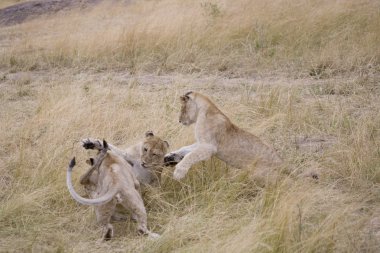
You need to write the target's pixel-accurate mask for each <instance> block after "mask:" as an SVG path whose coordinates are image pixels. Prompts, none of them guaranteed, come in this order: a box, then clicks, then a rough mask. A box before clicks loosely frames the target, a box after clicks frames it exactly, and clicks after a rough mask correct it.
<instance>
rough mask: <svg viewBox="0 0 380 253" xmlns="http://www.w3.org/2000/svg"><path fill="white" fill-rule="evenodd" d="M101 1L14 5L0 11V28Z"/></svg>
mask: <svg viewBox="0 0 380 253" xmlns="http://www.w3.org/2000/svg"><path fill="white" fill-rule="evenodd" d="M101 1H103V0H38V1H28V2H25V3H20V4H15V5H12V6H9V7H6V8H4V9H0V26H1V25H5V26H8V25H15V24H20V23H22V22H25V21H27V20H31V19H33V18H37V17H39V16H41V15H52V14H55V13H57V12H60V11H67V10H71V9H74V8H87V7H90V6H93V5H96V4H98V3H99V2H101Z"/></svg>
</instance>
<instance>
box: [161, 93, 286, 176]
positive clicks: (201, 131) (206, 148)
mask: <svg viewBox="0 0 380 253" xmlns="http://www.w3.org/2000/svg"><path fill="white" fill-rule="evenodd" d="M179 122H180V123H182V124H183V125H185V126H188V125H191V124H193V123H195V138H196V140H197V142H196V143H195V144H192V145H190V146H185V147H182V148H181V149H179V150H176V151H174V152H171V153H170V154H168V155H166V156H165V163H167V164H173V165H174V164H177V163H178V164H177V165H176V168H175V170H174V175H173V176H174V178H175V179H176V180H180V179H182V178H183V177H185V175H186V174H187V172H188V170H189V169H190V167H191V166H192V165H193V164H195V163H197V162H200V161H204V160H207V159H209V158H210V157H211V156H213V155H215V156H216V157H218V158H219V159H221V160H223V161H225V162H226V163H227V164H229V165H231V166H233V167H237V168H242V167H245V166H247V165H250V164H252V163H253V162H257V164H258V165H260V166H273V165H277V164H280V163H281V162H282V160H281V158H280V157H279V156H278V155H277V154H276V152H275V151H274V150H273V149H272V148H270V147H269V146H267V145H266V144H264V143H263V142H262V141H260V139H259V138H258V137H256V136H254V135H253V134H251V133H248V132H246V131H244V130H242V129H240V128H238V127H237V126H235V125H234V124H232V123H231V121H230V120H229V119H228V118H227V116H226V115H224V114H223V113H222V112H221V111H220V110H219V109H218V108H217V107H216V106H215V105H214V103H213V102H211V100H210V99H209V98H207V97H206V96H204V95H202V94H200V93H197V92H188V93H186V94H185V95H184V96H181V112H180V117H179Z"/></svg>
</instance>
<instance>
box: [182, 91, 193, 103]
mask: <svg viewBox="0 0 380 253" xmlns="http://www.w3.org/2000/svg"><path fill="white" fill-rule="evenodd" d="M192 95H193V92H192V91H189V92H186V93H185V95H183V96H181V97H180V98H181V101H182V102H187V101H188V100H190V99H192Z"/></svg>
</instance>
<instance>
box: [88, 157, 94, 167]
mask: <svg viewBox="0 0 380 253" xmlns="http://www.w3.org/2000/svg"><path fill="white" fill-rule="evenodd" d="M86 163H87V164H88V165H91V166H92V165H94V158H90V159H88V160H86Z"/></svg>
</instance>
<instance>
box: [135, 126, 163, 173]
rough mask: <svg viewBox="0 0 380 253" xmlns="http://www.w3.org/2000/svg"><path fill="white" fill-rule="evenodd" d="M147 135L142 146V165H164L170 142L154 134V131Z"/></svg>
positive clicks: (147, 166)
mask: <svg viewBox="0 0 380 253" xmlns="http://www.w3.org/2000/svg"><path fill="white" fill-rule="evenodd" d="M145 137H146V138H145V141H144V142H143V145H142V147H141V149H142V150H141V165H142V166H143V167H145V168H149V167H156V166H163V165H164V156H165V154H166V153H167V151H168V148H169V144H168V142H167V141H163V140H161V139H160V138H159V137H157V136H154V134H153V133H152V132H147V133H146V134H145Z"/></svg>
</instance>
